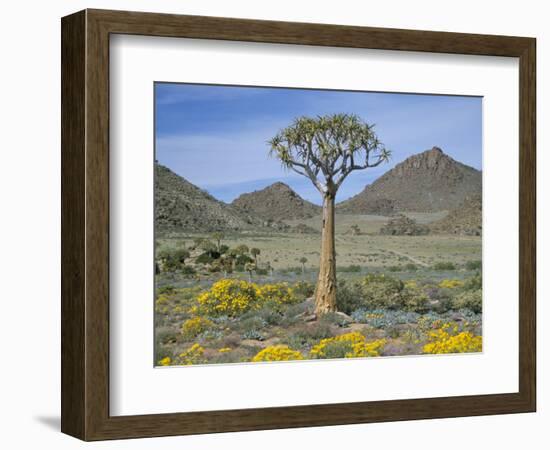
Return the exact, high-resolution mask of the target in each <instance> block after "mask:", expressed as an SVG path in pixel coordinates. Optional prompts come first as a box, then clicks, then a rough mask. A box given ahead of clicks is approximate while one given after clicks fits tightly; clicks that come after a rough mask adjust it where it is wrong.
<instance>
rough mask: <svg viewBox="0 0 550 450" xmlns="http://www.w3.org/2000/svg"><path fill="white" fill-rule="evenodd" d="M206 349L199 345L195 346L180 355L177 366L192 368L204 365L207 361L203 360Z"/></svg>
mask: <svg viewBox="0 0 550 450" xmlns="http://www.w3.org/2000/svg"><path fill="white" fill-rule="evenodd" d="M203 355H204V348H202V347H201V346H200V345H199V344H193V345H192V346H191V347H189V348H188V349H187V350H185V351H183V352H182V353H180V354H179V356H178V358H177V360H176V364H178V365H182V366H190V365H193V364H204V363H205V362H206V360H205V359H204V358H203Z"/></svg>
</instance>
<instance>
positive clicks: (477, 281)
mask: <svg viewBox="0 0 550 450" xmlns="http://www.w3.org/2000/svg"><path fill="white" fill-rule="evenodd" d="M482 285H483V280H482V278H481V273H478V274H477V275H474V276H473V277H470V278H468V279H467V280H465V281H464V289H465V290H467V291H477V290H478V289H481V288H482Z"/></svg>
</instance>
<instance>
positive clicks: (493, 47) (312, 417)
mask: <svg viewBox="0 0 550 450" xmlns="http://www.w3.org/2000/svg"><path fill="white" fill-rule="evenodd" d="M61 29H62V348H61V350H62V405H61V406H62V416H61V428H62V431H63V432H64V433H67V434H69V435H72V436H75V437H78V438H80V439H83V440H101V439H118V438H138V437H151V436H169V435H185V434H198V433H217V432H229V431H245V430H262V429H277V428H291V427H310V426H324V425H340V424H352V423H368V422H382V421H398V420H412V419H428V418H442V417H459V416H477V415H486V414H505V413H518V412H531V411H535V405H536V395H535V394H536V390H535V386H536V365H535V364H536V363H535V356H536V332H535V299H536V295H535V294H536V293H535V280H536V274H535V273H536V258H535V256H536V255H535V252H536V250H535V245H536V235H535V233H536V203H535V187H536V178H535V169H536V162H535V138H536V134H535V132H536V130H535V110H536V108H535V46H536V41H535V39H533V38H525V37H506V36H489V35H473V34H459V33H446V32H432V31H412V30H399V29H382V28H364V27H355V26H338V25H321V24H309V23H287V22H273V21H257V20H242V19H228V18H216V17H200V16H180V15H170V14H152V13H136V12H122V11H104V10H85V11H81V12H78V13H75V14H72V15H70V16H67V17H64V18H63V19H62V27H61ZM117 33H120V34H134V35H145V36H164V37H181V38H200V39H219V40H231V41H249V42H260V43H285V44H302V45H312V46H332V47H350V48H367V49H383V50H404V51H416V52H434V53H454V54H466V55H488V56H509V57H517V58H519V71H520V73H519V79H520V86H519V92H520V101H519V105H518V106H519V117H520V121H519V123H520V130H519V131H520V134H519V136H520V139H519V150H520V151H519V158H520V191H519V199H520V201H519V211H518V214H519V245H520V253H519V255H520V258H519V267H518V270H519V277H520V278H519V280H520V283H519V299H520V305H519V306H520V308H519V349H520V351H519V391H518V392H516V393H507V394H493V395H473V396H460V397H442V398H440V397H438V398H419V399H407V400H390V401H374V402H357V403H342V404H322V405H306V406H289V407H273V408H260V409H243V410H228V411H207V412H186V413H173V414H154V415H140V416H110V415H109V36H110V35H111V34H117Z"/></svg>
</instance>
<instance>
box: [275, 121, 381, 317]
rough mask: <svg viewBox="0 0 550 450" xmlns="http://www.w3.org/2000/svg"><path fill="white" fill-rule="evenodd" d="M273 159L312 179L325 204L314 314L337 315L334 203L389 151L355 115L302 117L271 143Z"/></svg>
mask: <svg viewBox="0 0 550 450" xmlns="http://www.w3.org/2000/svg"><path fill="white" fill-rule="evenodd" d="M269 145H270V155H272V156H274V157H276V158H278V159H279V160H280V161H281V163H282V164H283V166H284V167H285V168H287V169H289V170H292V171H294V172H296V173H298V174H300V175H302V176H304V177H307V178H309V179H310V181H311V182H312V183H313V185H314V186H315V187H316V188H317V190H318V191H319V193H320V194H321V197H322V199H323V223H322V234H321V254H320V263H319V278H318V280H317V286H316V288H315V314H316V315H317V316H320V315H322V314H325V313H328V312H334V311H336V249H335V246H334V226H335V225H334V203H335V198H336V193H337V192H338V189H339V188H340V186H341V185H342V183H343V182H344V180H345V179H346V177H347V176H348V175H349V174H350V173H351V172H353V171H354V170H363V169H367V168H369V167H376V166H378V165H380V164H382V163H383V162H386V161H388V160H389V157H390V151H389V150H387V149H386V147H385V146H384V145H383V144H382V143H381V142H380V141H379V140H378V137H377V136H376V134H375V132H374V125H373V124H368V123H366V122H364V121H363V120H362V119H360V118H359V116H357V115H354V114H333V115H328V116H319V117H316V118H309V117H300V118H298V119H296V120H295V121H294V123H292V125H290V126H289V127H287V128H285V129H283V130H281V131H280V132H279V133H277V135H276V136H275V137H273V138H272V139H271V140H270V141H269Z"/></svg>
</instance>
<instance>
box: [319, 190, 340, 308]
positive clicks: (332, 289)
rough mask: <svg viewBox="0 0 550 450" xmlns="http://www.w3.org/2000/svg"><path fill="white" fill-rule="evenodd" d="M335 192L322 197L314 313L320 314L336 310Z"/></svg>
mask: <svg viewBox="0 0 550 450" xmlns="http://www.w3.org/2000/svg"><path fill="white" fill-rule="evenodd" d="M334 200H335V194H333V193H331V192H327V193H325V194H324V197H323V229H322V234H321V256H320V264H319V278H318V280H317V286H316V288H315V314H316V315H317V316H321V315H323V314H326V313H328V312H334V311H336V249H335V246H334Z"/></svg>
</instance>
